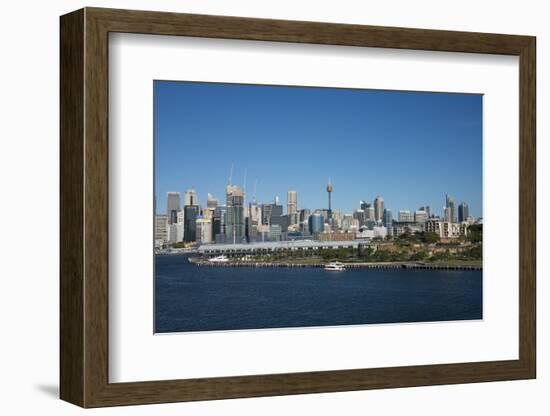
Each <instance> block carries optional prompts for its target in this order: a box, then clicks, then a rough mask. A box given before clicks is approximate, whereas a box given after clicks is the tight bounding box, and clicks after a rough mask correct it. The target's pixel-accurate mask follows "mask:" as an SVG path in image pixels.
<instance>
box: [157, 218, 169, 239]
mask: <svg viewBox="0 0 550 416" xmlns="http://www.w3.org/2000/svg"><path fill="white" fill-rule="evenodd" d="M169 226H170V225H169V224H168V215H155V246H157V247H160V246H163V245H164V244H166V243H167V242H168V239H169Z"/></svg>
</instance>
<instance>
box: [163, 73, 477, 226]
mask: <svg viewBox="0 0 550 416" xmlns="http://www.w3.org/2000/svg"><path fill="white" fill-rule="evenodd" d="M482 99H483V98H482V96H481V95H475V94H447V93H427V92H400V91H379V90H352V89H337V88H304V87H280V86H262V85H242V84H225V83H200V82H179V81H178V82H171V81H155V82H154V112H155V114H154V115H155V127H154V129H155V193H156V201H157V212H159V213H163V212H165V210H166V193H167V192H169V191H177V192H180V193H181V196H182V200H183V193H184V191H185V190H187V189H189V188H191V187H194V188H195V189H196V190H197V193H198V196H199V200H200V202H201V204H202V205H206V196H207V193H208V192H210V193H212V194H213V195H214V196H216V197H217V198H219V199H220V202H225V194H224V187H225V185H226V184H227V181H228V177H229V172H230V168H231V163H234V171H233V183H234V184H238V185H243V182H244V171H245V168H246V169H247V183H246V191H247V201H250V200H251V198H252V194H253V188H254V182H255V181H256V180H257V192H256V195H257V199H258V200H259V201H260V202H270V201H272V200H273V198H274V197H275V195H278V196H279V198H280V201H281V203H282V204H283V205H286V193H287V191H288V190H290V189H292V190H296V191H298V206H299V208H310V209H314V208H325V207H327V205H328V203H327V194H326V191H325V186H326V183H327V180H328V179H329V178H330V179H331V181H332V184H333V186H334V191H333V194H332V201H333V202H332V207H333V209H340V210H342V211H344V212H351V211H353V210H355V209H357V208H358V207H359V201H360V200H362V199H363V200H368V201H372V200H373V199H374V198H375V197H376V196H377V195H382V196H383V197H384V199H385V202H386V207H387V208H390V209H392V211H393V213H394V218H395V217H396V216H397V211H398V210H399V209H410V210H415V209H418V207H420V206H423V205H430V206H431V208H432V212H435V213H437V214H440V215H441V214H442V207H443V205H444V203H445V193H448V194H450V195H452V196H454V197H455V199H456V202H457V205H458V204H459V203H460V202H462V201H465V202H467V203H468V204H469V206H470V215H474V216H476V217H477V216H481V215H482ZM285 210H286V208H285Z"/></svg>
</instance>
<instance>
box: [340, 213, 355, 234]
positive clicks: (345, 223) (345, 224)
mask: <svg viewBox="0 0 550 416" xmlns="http://www.w3.org/2000/svg"><path fill="white" fill-rule="evenodd" d="M353 219H354V218H353V216H352V215H351V214H345V215H344V218H342V231H349V230H351V226H352V224H353Z"/></svg>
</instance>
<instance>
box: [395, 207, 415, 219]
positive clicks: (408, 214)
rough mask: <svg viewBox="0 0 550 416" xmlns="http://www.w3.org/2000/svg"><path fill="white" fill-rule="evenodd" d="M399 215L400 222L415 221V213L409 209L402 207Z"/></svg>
mask: <svg viewBox="0 0 550 416" xmlns="http://www.w3.org/2000/svg"><path fill="white" fill-rule="evenodd" d="M397 215H398V217H397V218H398V219H399V222H414V215H413V214H412V212H411V211H409V210H408V209H400V210H399V212H398V214H397Z"/></svg>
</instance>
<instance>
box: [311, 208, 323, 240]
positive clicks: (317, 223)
mask: <svg viewBox="0 0 550 416" xmlns="http://www.w3.org/2000/svg"><path fill="white" fill-rule="evenodd" d="M324 226H325V219H324V218H323V216H322V215H321V214H319V213H314V214H313V215H310V216H309V232H310V234H311V235H314V234H319V233H322V232H323V229H324Z"/></svg>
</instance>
